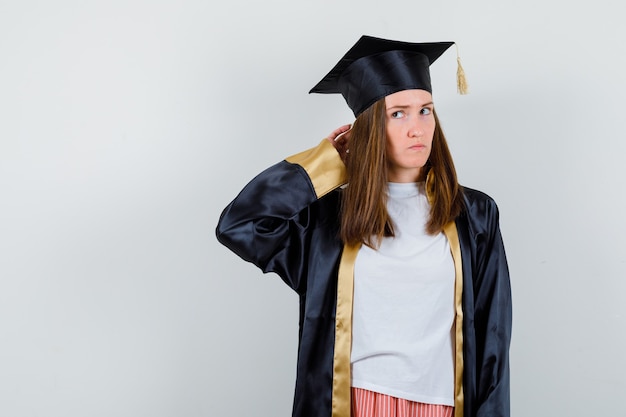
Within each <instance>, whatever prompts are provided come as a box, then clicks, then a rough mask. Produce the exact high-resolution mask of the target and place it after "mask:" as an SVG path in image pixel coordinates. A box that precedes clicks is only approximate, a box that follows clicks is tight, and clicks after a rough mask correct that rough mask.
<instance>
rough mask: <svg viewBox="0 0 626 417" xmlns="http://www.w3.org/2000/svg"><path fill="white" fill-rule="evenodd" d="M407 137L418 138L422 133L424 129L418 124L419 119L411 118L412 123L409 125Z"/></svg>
mask: <svg viewBox="0 0 626 417" xmlns="http://www.w3.org/2000/svg"><path fill="white" fill-rule="evenodd" d="M408 133H409V137H411V138H419V137H420V136H422V135H423V134H424V129H422V127H421V126H420V123H419V120H417V119H413V123H411V125H410V126H409V132H408Z"/></svg>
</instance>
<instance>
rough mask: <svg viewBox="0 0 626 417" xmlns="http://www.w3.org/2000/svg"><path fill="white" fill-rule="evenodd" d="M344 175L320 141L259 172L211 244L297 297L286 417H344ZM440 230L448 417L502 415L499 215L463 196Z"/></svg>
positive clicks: (507, 332) (503, 266)
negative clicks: (446, 296) (289, 415)
mask: <svg viewBox="0 0 626 417" xmlns="http://www.w3.org/2000/svg"><path fill="white" fill-rule="evenodd" d="M344 182H345V167H344V165H343V163H342V162H341V160H340V158H339V155H338V153H337V152H336V150H335V149H334V147H333V146H332V144H330V143H329V142H328V141H322V143H321V144H320V145H318V146H317V147H315V148H313V149H310V150H308V151H305V152H302V153H300V154H298V155H294V156H293V157H290V158H287V159H286V160H284V161H282V162H280V163H278V164H276V165H274V166H272V167H270V168H268V169H267V170H265V171H264V172H262V173H261V174H259V175H258V176H257V177H256V178H254V179H253V180H252V181H251V182H250V183H249V184H248V185H246V187H245V188H244V189H243V190H242V191H241V192H240V193H239V195H238V196H237V197H236V198H235V199H234V201H233V202H231V203H230V204H229V205H228V206H227V207H226V209H225V210H224V211H223V213H222V215H221V217H220V219H219V223H218V226H217V229H216V234H217V238H218V239H219V241H220V242H221V243H223V244H224V245H226V246H227V247H228V248H230V249H231V250H232V251H233V252H235V253H236V254H237V255H239V256H240V257H241V258H243V259H244V260H246V261H249V262H252V263H254V264H255V265H257V266H258V267H259V268H261V269H262V270H263V272H274V273H276V274H278V275H279V276H280V277H281V278H282V280H283V281H284V282H285V283H286V284H287V285H289V286H290V287H291V288H292V289H293V290H294V291H295V292H296V293H297V294H298V295H299V298H300V320H299V324H300V328H299V329H300V330H299V346H298V361H297V378H296V387H295V398H294V406H293V416H294V417H349V416H350V374H349V372H350V363H349V362H350V356H349V355H350V337H351V309H352V278H353V277H352V267H353V264H354V260H355V258H356V253H357V252H358V247H347V246H346V247H344V245H343V244H342V242H341V241H340V239H339V237H338V230H339V205H340V199H341V196H340V195H341V192H342V191H341V188H340V186H341V185H342V184H343V183H344ZM463 194H464V199H465V210H464V211H463V212H462V214H461V215H459V216H458V218H457V219H456V220H455V222H451V223H450V225H448V227H447V228H446V230H444V232H445V233H446V236H447V237H448V239H449V241H450V245H451V250H452V254H453V258H454V262H455V268H456V275H457V277H456V280H457V290H456V295H455V298H456V302H455V303H456V307H457V319H456V329H455V332H456V355H455V372H456V376H455V381H456V382H455V417H461V416H465V417H505V416H509V343H510V337H511V292H510V283H509V274H508V268H507V262H506V256H505V252H504V246H503V242H502V238H501V235H500V229H499V221H498V209H497V206H496V204H495V202H494V201H493V200H492V199H491V198H490V197H488V196H487V195H485V194H483V193H481V192H479V191H475V190H471V189H469V188H463Z"/></svg>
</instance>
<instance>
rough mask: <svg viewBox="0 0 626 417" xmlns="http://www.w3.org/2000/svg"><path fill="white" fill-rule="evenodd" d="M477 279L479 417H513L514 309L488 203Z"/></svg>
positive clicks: (491, 203) (496, 223) (495, 221)
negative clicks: (511, 369) (511, 380)
mask: <svg viewBox="0 0 626 417" xmlns="http://www.w3.org/2000/svg"><path fill="white" fill-rule="evenodd" d="M485 206H486V212H487V213H486V214H487V221H486V225H487V226H486V230H484V233H481V235H482V236H481V238H480V240H481V242H480V243H479V245H478V248H479V250H478V254H477V255H478V256H477V263H476V277H475V283H474V286H475V290H474V291H475V293H474V296H475V300H474V301H475V329H476V345H477V346H476V347H477V358H476V359H477V363H476V366H477V413H476V416H477V417H508V416H509V415H510V377H509V346H510V341H511V325H512V308H511V285H510V280H509V270H508V266H507V261H506V254H505V251H504V244H503V241H502V236H501V233H500V227H499V213H498V208H497V206H496V204H495V202H494V201H493V200H491V199H489V200H488V201H486V204H485Z"/></svg>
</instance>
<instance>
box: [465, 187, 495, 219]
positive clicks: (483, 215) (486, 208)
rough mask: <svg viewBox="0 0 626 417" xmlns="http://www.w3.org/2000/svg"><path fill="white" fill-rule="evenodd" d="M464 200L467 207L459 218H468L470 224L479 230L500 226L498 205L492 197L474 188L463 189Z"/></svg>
mask: <svg viewBox="0 0 626 417" xmlns="http://www.w3.org/2000/svg"><path fill="white" fill-rule="evenodd" d="M463 200H464V203H465V207H464V210H463V213H462V214H461V215H460V216H459V217H462V218H466V219H467V221H468V222H469V223H470V224H474V225H475V227H477V228H479V229H480V228H483V227H486V228H489V227H492V226H494V225H497V224H498V222H499V211H498V205H497V204H496V202H495V200H494V199H493V198H491V196H489V195H488V194H486V193H484V192H482V191H479V190H476V189H473V188H469V187H463ZM479 225H480V226H479Z"/></svg>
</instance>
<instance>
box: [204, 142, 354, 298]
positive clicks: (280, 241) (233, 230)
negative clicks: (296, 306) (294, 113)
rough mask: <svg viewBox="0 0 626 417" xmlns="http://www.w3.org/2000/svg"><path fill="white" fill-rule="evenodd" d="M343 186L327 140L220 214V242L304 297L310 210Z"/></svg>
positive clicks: (267, 175)
mask: <svg viewBox="0 0 626 417" xmlns="http://www.w3.org/2000/svg"><path fill="white" fill-rule="evenodd" d="M344 183H345V166H344V164H343V162H342V161H341V158H340V157H339V153H338V152H337V150H336V149H335V148H334V146H333V145H332V144H331V143H330V142H329V141H328V140H323V141H322V142H321V143H320V144H319V145H318V146H316V147H315V148H312V149H309V150H306V151H304V152H301V153H299V154H297V155H293V156H291V157H289V158H287V159H285V160H284V161H281V162H279V163H278V164H276V165H274V166H271V167H270V168H268V169H266V170H265V171H263V172H261V173H260V174H259V175H257V176H256V177H255V178H254V179H253V180H252V181H250V182H249V183H248V184H247V185H246V186H245V187H244V189H243V190H242V191H241V192H240V193H239V195H237V197H236V198H235V199H234V200H233V201H232V202H231V203H230V204H229V205H228V206H227V207H226V208H225V209H224V211H223V212H222V214H221V216H220V219H219V222H218V225H217V228H216V236H217V239H218V240H219V241H220V242H221V243H222V244H224V245H225V246H226V247H228V248H229V249H230V250H232V251H233V252H234V253H236V254H237V255H239V256H240V257H241V258H242V259H244V260H246V261H248V262H252V263H253V264H254V265H256V266H258V267H259V268H261V269H262V270H263V272H275V273H277V274H278V275H279V276H280V277H281V278H282V279H283V281H285V282H286V283H287V284H288V285H289V286H290V287H291V288H293V289H294V290H296V291H297V292H299V293H301V292H302V291H304V288H305V286H306V284H305V283H304V282H303V280H304V279H305V277H306V259H307V256H308V254H307V252H308V246H309V239H310V234H309V229H310V228H311V227H312V225H313V224H314V223H315V222H316V221H317V219H315V218H314V214H312V212H311V209H310V208H311V206H312V205H313V204H314V203H316V202H317V201H318V200H319V199H320V198H322V197H323V196H325V195H326V194H328V193H329V192H330V191H332V190H334V189H336V188H338V187H339V186H341V185H343V184H344Z"/></svg>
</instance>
